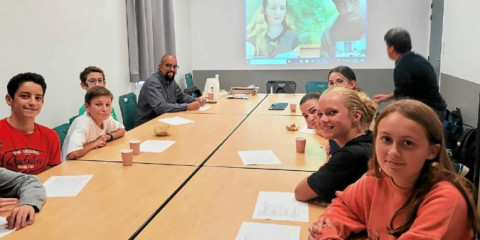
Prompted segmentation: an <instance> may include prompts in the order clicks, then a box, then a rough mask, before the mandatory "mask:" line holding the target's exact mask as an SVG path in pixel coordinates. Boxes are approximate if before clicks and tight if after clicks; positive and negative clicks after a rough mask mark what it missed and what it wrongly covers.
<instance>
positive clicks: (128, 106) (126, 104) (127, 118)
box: [118, 92, 137, 131]
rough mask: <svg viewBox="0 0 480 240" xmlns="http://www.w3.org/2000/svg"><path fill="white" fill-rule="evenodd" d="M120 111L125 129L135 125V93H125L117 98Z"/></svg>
mask: <svg viewBox="0 0 480 240" xmlns="http://www.w3.org/2000/svg"><path fill="white" fill-rule="evenodd" d="M118 104H119V105H120V111H121V112H122V119H123V125H124V126H125V130H127V131H128V130H130V129H132V128H134V127H135V115H137V96H136V95H135V93H133V92H131V93H127V94H124V95H121V96H120V97H119V98H118Z"/></svg>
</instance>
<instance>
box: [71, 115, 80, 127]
mask: <svg viewBox="0 0 480 240" xmlns="http://www.w3.org/2000/svg"><path fill="white" fill-rule="evenodd" d="M78 116H80V115H76V116H73V117H71V118H69V119H68V125H72V122H73V120H75V119H76V118H77V117H78Z"/></svg>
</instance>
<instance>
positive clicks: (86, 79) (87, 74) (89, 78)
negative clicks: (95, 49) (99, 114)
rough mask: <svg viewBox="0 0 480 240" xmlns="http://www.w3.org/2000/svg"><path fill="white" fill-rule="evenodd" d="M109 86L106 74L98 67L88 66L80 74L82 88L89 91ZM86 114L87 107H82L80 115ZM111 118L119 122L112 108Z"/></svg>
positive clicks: (79, 111)
mask: <svg viewBox="0 0 480 240" xmlns="http://www.w3.org/2000/svg"><path fill="white" fill-rule="evenodd" d="M105 85H107V82H106V79H105V73H104V72H103V70H102V69H101V68H99V67H96V66H88V67H86V68H85V69H84V70H83V71H82V72H81V73H80V87H82V88H83V89H85V91H88V89H90V88H92V87H95V86H102V87H105ZM84 113H85V105H82V106H81V107H80V109H79V110H78V115H83V114H84ZM111 116H112V117H113V119H115V120H116V121H118V117H117V114H116V113H115V109H114V108H113V107H112V113H111Z"/></svg>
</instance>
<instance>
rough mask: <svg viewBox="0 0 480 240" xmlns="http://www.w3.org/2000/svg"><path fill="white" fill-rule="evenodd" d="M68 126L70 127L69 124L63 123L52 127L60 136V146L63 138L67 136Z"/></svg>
mask: <svg viewBox="0 0 480 240" xmlns="http://www.w3.org/2000/svg"><path fill="white" fill-rule="evenodd" d="M69 127H70V124H68V123H64V124H62V125H60V126H57V127H55V128H53V130H55V132H57V134H58V137H60V148H62V146H63V141H64V140H65V137H66V136H67V133H68V128H69Z"/></svg>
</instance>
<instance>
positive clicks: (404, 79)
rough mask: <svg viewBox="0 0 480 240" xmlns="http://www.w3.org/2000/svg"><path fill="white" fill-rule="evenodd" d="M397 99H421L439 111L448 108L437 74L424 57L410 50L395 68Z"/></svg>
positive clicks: (394, 78) (394, 79)
mask: <svg viewBox="0 0 480 240" xmlns="http://www.w3.org/2000/svg"><path fill="white" fill-rule="evenodd" d="M393 81H394V84H395V91H394V92H393V93H394V96H395V99H402V98H410V99H415V100H418V101H421V102H423V103H425V104H427V105H428V106H430V107H431V108H433V109H435V110H437V111H444V110H445V109H446V108H447V104H446V103H445V100H444V99H443V98H442V95H440V90H439V87H438V82H437V75H436V74H435V71H434V70H433V67H432V65H431V64H430V63H429V62H428V61H427V59H425V58H424V57H422V56H420V55H418V54H416V53H414V52H408V53H405V54H404V55H402V56H401V57H400V58H399V59H398V60H397V62H396V65H395V69H394V70H393Z"/></svg>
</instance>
